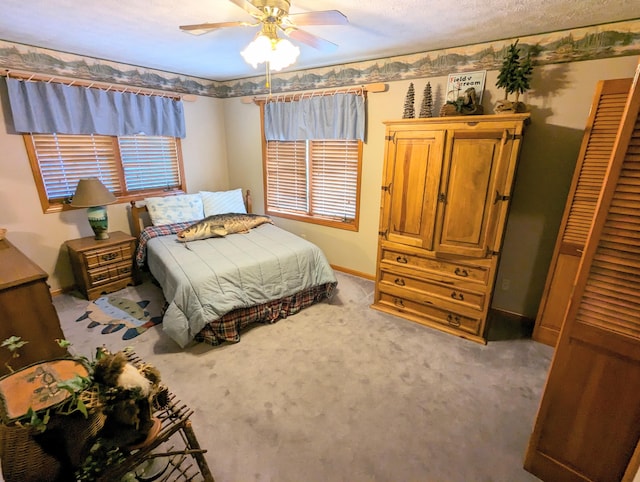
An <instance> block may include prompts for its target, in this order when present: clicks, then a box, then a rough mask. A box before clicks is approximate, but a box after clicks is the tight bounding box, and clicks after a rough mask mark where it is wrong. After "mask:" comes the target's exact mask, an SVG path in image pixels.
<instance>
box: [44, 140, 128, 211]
mask: <svg viewBox="0 0 640 482" xmlns="http://www.w3.org/2000/svg"><path fill="white" fill-rule="evenodd" d="M31 139H32V141H33V147H34V150H35V153H36V156H37V159H38V164H39V166H40V173H41V175H42V181H43V183H44V186H45V190H46V193H47V198H48V199H49V200H59V199H66V198H69V197H71V196H73V193H74V192H75V189H76V185H77V184H78V181H79V180H80V179H82V178H86V177H97V178H98V179H100V181H101V182H102V183H103V184H104V185H105V186H106V188H107V189H109V191H111V192H118V191H120V181H119V179H118V167H117V161H116V157H117V153H116V150H115V149H114V145H113V139H112V138H111V137H108V136H98V135H82V136H76V135H61V134H33V135H32V136H31Z"/></svg>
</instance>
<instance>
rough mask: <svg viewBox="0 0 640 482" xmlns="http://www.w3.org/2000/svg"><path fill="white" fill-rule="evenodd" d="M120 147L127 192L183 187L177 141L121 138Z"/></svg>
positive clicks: (119, 139)
mask: <svg viewBox="0 0 640 482" xmlns="http://www.w3.org/2000/svg"><path fill="white" fill-rule="evenodd" d="M118 144H119V145H120V156H121V158H122V167H123V169H124V179H125V183H126V186H127V191H137V190H142V189H153V188H163V189H171V188H174V187H177V186H178V185H179V184H180V171H179V169H178V150H177V146H176V142H175V139H174V138H172V137H147V136H120V137H118Z"/></svg>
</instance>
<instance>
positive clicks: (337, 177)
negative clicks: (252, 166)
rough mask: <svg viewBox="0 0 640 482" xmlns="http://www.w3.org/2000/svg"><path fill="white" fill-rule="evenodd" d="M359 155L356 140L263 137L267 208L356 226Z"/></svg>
mask: <svg viewBox="0 0 640 482" xmlns="http://www.w3.org/2000/svg"><path fill="white" fill-rule="evenodd" d="M360 159H361V142H360V141H357V140H313V141H267V152H266V160H265V166H266V169H265V171H266V181H267V182H266V184H267V190H266V198H267V199H266V201H267V212H268V213H270V214H275V215H277V214H284V215H291V217H296V216H300V217H302V218H304V219H303V220H314V219H315V220H318V221H319V222H320V223H321V224H328V223H326V222H323V221H327V222H329V223H336V224H332V225H338V226H339V225H340V224H343V225H345V224H347V225H350V226H354V227H355V228H356V229H357V210H358V193H359V185H360ZM312 222H313V221H312ZM339 227H343V226H339Z"/></svg>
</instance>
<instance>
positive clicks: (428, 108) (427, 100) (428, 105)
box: [420, 82, 433, 118]
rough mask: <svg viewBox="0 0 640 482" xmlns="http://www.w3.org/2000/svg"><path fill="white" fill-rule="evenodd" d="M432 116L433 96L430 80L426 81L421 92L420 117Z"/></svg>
mask: <svg viewBox="0 0 640 482" xmlns="http://www.w3.org/2000/svg"><path fill="white" fill-rule="evenodd" d="M424 117H433V96H432V95H431V82H427V85H425V87H424V93H423V94H422V104H421V105H420V118H424Z"/></svg>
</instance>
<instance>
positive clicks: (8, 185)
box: [0, 79, 228, 291]
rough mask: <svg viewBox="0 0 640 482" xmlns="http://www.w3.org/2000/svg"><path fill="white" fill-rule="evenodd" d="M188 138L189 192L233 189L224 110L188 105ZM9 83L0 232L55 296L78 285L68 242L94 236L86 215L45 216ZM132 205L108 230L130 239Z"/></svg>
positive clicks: (1, 90)
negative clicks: (13, 120)
mask: <svg viewBox="0 0 640 482" xmlns="http://www.w3.org/2000/svg"><path fill="white" fill-rule="evenodd" d="M184 111H185V123H186V129H187V137H186V138H185V139H183V140H182V150H183V154H184V165H185V178H186V183H187V190H188V191H190V192H194V191H198V190H200V189H208V190H213V189H223V188H226V186H227V184H228V171H227V162H226V144H225V142H226V139H225V127H224V115H223V104H222V101H221V100H219V99H212V98H209V97H199V98H197V100H196V102H185V104H184ZM9 121H10V109H9V106H8V99H7V91H6V83H5V82H4V80H3V79H0V206H1V207H0V227H4V228H7V229H8V233H7V239H8V240H9V241H10V242H11V243H12V244H14V245H15V246H16V247H17V248H18V249H20V250H21V251H22V252H23V253H25V254H26V255H27V256H28V257H29V258H31V259H32V260H33V261H34V262H35V263H36V264H38V265H39V266H40V267H41V268H42V269H43V270H44V271H46V272H47V273H49V284H50V286H51V288H52V290H54V291H55V290H59V289H62V288H67V287H70V286H72V285H73V284H74V280H73V274H72V272H71V266H70V264H69V259H68V256H67V252H66V250H65V249H64V247H63V245H64V242H65V241H66V240H68V239H75V238H79V237H83V236H91V235H93V232H92V231H91V228H90V227H89V224H88V221H87V214H86V210H85V209H77V210H73V211H67V212H63V213H50V214H43V213H42V207H41V206H40V201H39V198H38V192H37V190H36V186H35V183H34V180H33V174H32V173H31V167H30V165H29V159H28V157H27V153H26V150H25V146H24V142H23V138H22V136H21V135H18V134H15V133H13V132H12V131H13V128H12V127H11V124H10V122H9ZM127 208H128V205H127V204H112V205H110V206H109V207H108V215H109V230H110V231H118V230H119V231H124V232H127V233H130V232H131V230H130V228H129V216H128V209H127Z"/></svg>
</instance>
